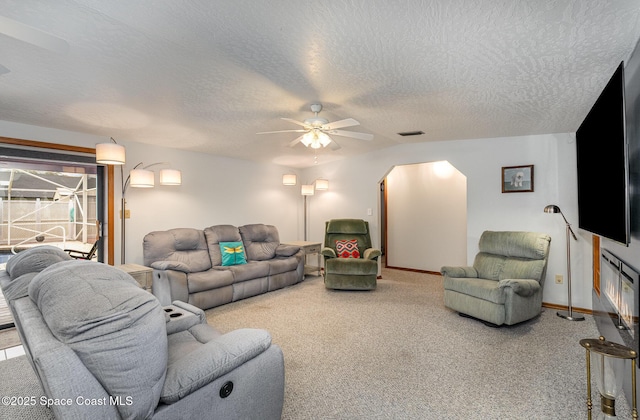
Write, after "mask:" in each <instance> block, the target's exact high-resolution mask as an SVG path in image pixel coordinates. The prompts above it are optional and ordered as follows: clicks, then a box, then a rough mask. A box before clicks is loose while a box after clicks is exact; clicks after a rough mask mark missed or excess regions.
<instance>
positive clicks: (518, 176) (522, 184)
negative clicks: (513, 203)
mask: <svg viewBox="0 0 640 420" xmlns="http://www.w3.org/2000/svg"><path fill="white" fill-rule="evenodd" d="M502 192H503V193H515V192H533V165H521V166H503V167H502Z"/></svg>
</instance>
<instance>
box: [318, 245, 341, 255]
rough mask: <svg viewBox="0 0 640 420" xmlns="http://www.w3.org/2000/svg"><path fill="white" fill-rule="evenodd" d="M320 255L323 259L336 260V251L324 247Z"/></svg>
mask: <svg viewBox="0 0 640 420" xmlns="http://www.w3.org/2000/svg"><path fill="white" fill-rule="evenodd" d="M320 253H321V254H322V256H323V257H325V258H336V257H337V255H336V251H334V250H333V249H331V248H329V247H326V246H325V247H324V248H322V251H321V252H320Z"/></svg>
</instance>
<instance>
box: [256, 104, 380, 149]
mask: <svg viewBox="0 0 640 420" xmlns="http://www.w3.org/2000/svg"><path fill="white" fill-rule="evenodd" d="M321 110H322V105H321V104H311V112H313V113H314V114H315V116H313V117H312V118H307V119H306V120H304V121H296V120H293V119H291V118H282V119H283V120H285V121H289V122H292V123H294V124H297V125H299V126H302V127H303V128H302V129H297V130H279V131H263V132H260V133H257V134H272V133H304V134H301V135H300V136H299V137H297V138H296V139H295V140H293V141H292V142H291V143H289V147H293V146H295V145H296V144H298V143H302V144H304V145H305V146H306V147H311V148H312V149H319V148H321V147H327V146H329V145H331V147H330V148H331V150H338V149H340V145H339V144H338V143H336V141H335V140H334V139H332V138H331V137H329V134H331V135H334V136H342V137H351V138H354V139H359V140H373V134H367V133H358V132H356V131H346V130H339V128H344V127H353V126H355V125H360V123H359V122H358V121H356V120H354V119H353V118H346V119H344V120H339V121H334V122H332V123H330V122H329V121H328V120H326V119H324V118H322V117H319V116H318V113H319V112H320V111H321Z"/></svg>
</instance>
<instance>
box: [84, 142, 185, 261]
mask: <svg viewBox="0 0 640 420" xmlns="http://www.w3.org/2000/svg"><path fill="white" fill-rule="evenodd" d="M109 140H111V143H99V144H96V163H100V164H103V165H118V166H120V179H121V181H122V198H121V205H122V209H121V211H122V213H121V220H122V222H121V224H120V264H125V262H126V252H125V244H126V219H127V218H126V216H127V214H126V205H127V201H126V199H125V196H126V194H127V189H128V188H129V186H131V187H135V188H153V186H154V184H155V181H154V178H155V174H154V173H153V171H149V170H147V168H150V167H151V166H156V165H166V164H168V162H157V163H152V164H150V165H147V166H144V167H142V168H140V167H141V166H142V165H143V163H142V162H140V163H138V164H137V165H136V166H134V167H133V169H132V170H131V171H129V175H128V176H127V178H126V179H125V177H124V169H123V167H124V164H125V154H126V151H125V148H124V146H122V145H119V144H117V143H116V141H115V140H114V139H113V137H111V138H109ZM181 184H182V173H181V172H180V171H179V170H176V169H161V170H160V185H181Z"/></svg>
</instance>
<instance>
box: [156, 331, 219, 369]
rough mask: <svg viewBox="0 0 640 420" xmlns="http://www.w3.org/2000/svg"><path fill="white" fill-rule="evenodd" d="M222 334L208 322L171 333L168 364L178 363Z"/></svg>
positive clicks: (168, 338)
mask: <svg viewBox="0 0 640 420" xmlns="http://www.w3.org/2000/svg"><path fill="white" fill-rule="evenodd" d="M221 335H222V334H220V333H219V332H218V331H216V330H215V329H214V328H213V327H211V326H210V325H208V324H206V323H205V324H197V325H194V326H193V327H191V328H188V329H185V330H182V331H180V332H177V333H174V334H169V336H168V337H167V340H168V344H169V358H168V362H167V363H168V365H171V364H173V363H176V362H177V361H178V360H180V359H181V358H182V357H184V356H186V355H187V354H189V353H191V352H192V351H195V350H197V349H198V348H200V346H202V345H203V344H204V343H206V342H209V341H211V340H213V339H215V338H218V337H220V336H221Z"/></svg>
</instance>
